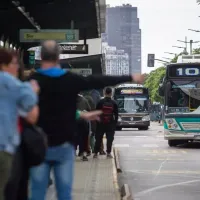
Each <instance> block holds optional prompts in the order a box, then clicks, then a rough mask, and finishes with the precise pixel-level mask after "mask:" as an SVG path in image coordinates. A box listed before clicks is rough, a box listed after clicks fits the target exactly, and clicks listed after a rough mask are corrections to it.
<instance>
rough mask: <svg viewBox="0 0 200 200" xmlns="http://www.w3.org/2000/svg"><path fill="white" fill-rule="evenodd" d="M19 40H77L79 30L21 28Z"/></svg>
mask: <svg viewBox="0 0 200 200" xmlns="http://www.w3.org/2000/svg"><path fill="white" fill-rule="evenodd" d="M19 39H20V42H42V41H44V40H55V41H57V42H78V41H79V30H77V29H60V30H54V29H43V30H39V31H38V30H35V29H21V30H20V31H19Z"/></svg>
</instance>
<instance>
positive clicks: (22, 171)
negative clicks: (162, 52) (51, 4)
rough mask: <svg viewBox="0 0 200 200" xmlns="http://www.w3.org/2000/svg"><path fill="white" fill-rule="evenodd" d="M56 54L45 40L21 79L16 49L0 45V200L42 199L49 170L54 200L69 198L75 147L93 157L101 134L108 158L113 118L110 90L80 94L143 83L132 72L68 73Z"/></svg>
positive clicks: (83, 153)
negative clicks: (101, 94)
mask: <svg viewBox="0 0 200 200" xmlns="http://www.w3.org/2000/svg"><path fill="white" fill-rule="evenodd" d="M59 55H60V50H59V46H58V44H57V43H56V42H55V41H45V42H44V43H43V44H42V46H41V66H40V68H39V69H37V70H36V71H34V72H33V73H32V74H30V75H29V76H28V77H23V67H22V64H21V63H20V60H19V57H18V54H17V52H14V51H12V50H8V49H4V48H2V49H0V88H1V90H0V200H14V199H15V200H16V199H18V200H27V199H30V200H44V199H45V195H46V191H47V188H48V184H49V180H50V172H51V171H53V173H54V177H55V185H56V190H57V198H58V200H66V199H67V200H71V199H72V185H73V174H74V159H75V149H76V148H77V146H79V155H80V156H81V157H82V158H83V160H87V155H90V154H91V153H92V152H93V153H94V157H95V158H96V157H97V154H98V153H99V152H100V153H103V149H102V148H101V146H102V137H103V135H104V133H106V135H107V139H108V143H107V155H108V157H111V154H110V153H111V146H112V141H113V138H114V124H115V123H116V121H117V117H118V115H117V112H116V104H115V103H114V102H113V101H112V100H111V93H112V92H111V89H110V88H108V89H106V90H105V94H106V97H105V98H104V99H103V100H99V99H98V100H97V101H96V102H95V98H96V97H97V96H96V97H94V96H95V95H94V93H95V92H91V95H90V96H88V97H85V98H84V97H82V96H81V95H79V94H80V92H81V91H85V90H93V89H103V88H105V87H106V86H114V85H117V84H120V83H124V82H131V81H134V82H136V83H142V81H143V76H142V75H137V74H135V75H132V76H131V75H130V76H117V77H116V76H102V75H92V76H87V77H83V76H80V75H77V74H73V73H71V72H69V71H67V70H65V69H62V68H61V66H60V63H59ZM83 98H84V99H87V100H86V101H85V105H84V103H82V102H84V100H83ZM88 104H89V105H88ZM87 106H88V108H87ZM77 108H79V110H77ZM113 115H114V117H113ZM111 116H112V117H111ZM89 121H93V122H94V123H93V122H92V123H89ZM96 122H97V123H96ZM106 124H107V125H106ZM109 124H112V126H110V125H109ZM81 127H84V129H82V128H81ZM84 130H89V131H85V132H84ZM94 136H95V137H96V142H95V144H94V140H93V139H94ZM92 138H93V139H92ZM92 141H93V142H92ZM90 143H91V144H90ZM90 146H92V148H90ZM90 149H92V150H90ZM29 183H30V193H28V186H29Z"/></svg>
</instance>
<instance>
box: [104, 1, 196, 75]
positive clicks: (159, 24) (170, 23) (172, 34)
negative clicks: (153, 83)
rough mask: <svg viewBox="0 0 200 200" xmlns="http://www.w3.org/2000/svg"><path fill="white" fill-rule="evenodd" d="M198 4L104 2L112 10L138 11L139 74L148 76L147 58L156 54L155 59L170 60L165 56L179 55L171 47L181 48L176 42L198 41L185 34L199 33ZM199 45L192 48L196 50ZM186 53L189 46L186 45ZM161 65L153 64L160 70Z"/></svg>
mask: <svg viewBox="0 0 200 200" xmlns="http://www.w3.org/2000/svg"><path fill="white" fill-rule="evenodd" d="M196 1H197V0H106V3H107V4H110V5H111V6H116V5H122V4H123V3H129V4H132V6H136V7H138V17H139V19H140V28H141V30H142V72H147V71H148V72H149V71H151V70H152V68H148V67H147V64H146V63H147V54H148V53H155V54H156V58H158V59H163V58H162V57H172V56H171V55H168V54H165V53H164V52H173V53H178V52H180V51H181V49H177V48H173V47H172V46H173V45H175V46H184V45H185V44H184V43H180V42H177V40H178V39H179V40H185V36H187V37H188V40H190V39H193V40H194V41H200V33H195V32H191V31H188V28H191V29H198V30H200V17H198V16H200V5H199V6H198V4H197V3H196ZM199 45H200V43H199V44H194V47H198V46H199ZM188 50H189V45H188ZM160 65H162V64H160V63H156V66H157V67H159V66H160Z"/></svg>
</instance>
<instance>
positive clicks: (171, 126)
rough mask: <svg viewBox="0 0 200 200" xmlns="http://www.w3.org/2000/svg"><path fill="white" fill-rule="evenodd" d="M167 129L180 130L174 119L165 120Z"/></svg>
mask: <svg viewBox="0 0 200 200" xmlns="http://www.w3.org/2000/svg"><path fill="white" fill-rule="evenodd" d="M165 121H166V123H167V126H168V129H173V130H181V128H180V126H179V125H178V123H177V122H176V120H175V119H174V118H169V119H165Z"/></svg>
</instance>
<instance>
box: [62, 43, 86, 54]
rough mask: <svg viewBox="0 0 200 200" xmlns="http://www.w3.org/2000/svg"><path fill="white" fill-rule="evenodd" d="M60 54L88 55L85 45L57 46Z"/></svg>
mask: <svg viewBox="0 0 200 200" xmlns="http://www.w3.org/2000/svg"><path fill="white" fill-rule="evenodd" d="M59 47H60V50H61V53H62V54H88V45H87V44H59Z"/></svg>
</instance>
